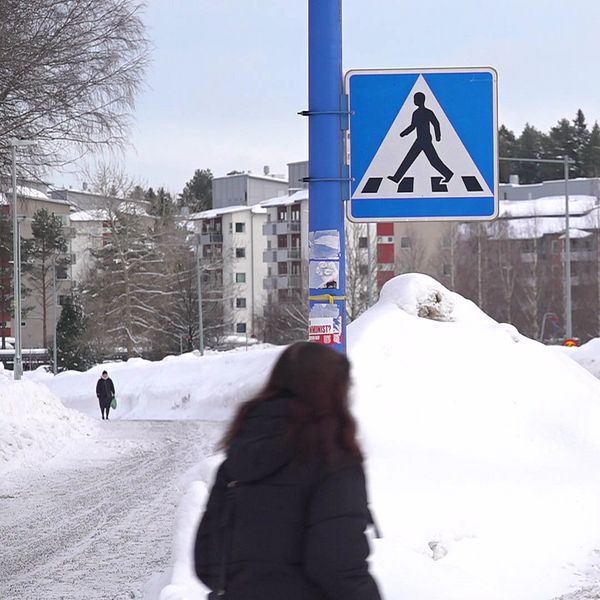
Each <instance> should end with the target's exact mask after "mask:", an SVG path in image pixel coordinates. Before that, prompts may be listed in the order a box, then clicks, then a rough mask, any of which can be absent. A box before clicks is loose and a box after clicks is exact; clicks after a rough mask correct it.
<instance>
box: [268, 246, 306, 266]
mask: <svg viewBox="0 0 600 600" xmlns="http://www.w3.org/2000/svg"><path fill="white" fill-rule="evenodd" d="M301 258H302V251H301V250H300V248H277V249H276V250H273V249H271V250H265V251H264V252H263V262H266V263H274V262H285V261H288V260H300V259H301Z"/></svg>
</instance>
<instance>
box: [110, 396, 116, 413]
mask: <svg viewBox="0 0 600 600" xmlns="http://www.w3.org/2000/svg"><path fill="white" fill-rule="evenodd" d="M110 407H111V408H112V409H113V410H114V409H115V408H117V397H116V396H113V397H112V400H111V401H110Z"/></svg>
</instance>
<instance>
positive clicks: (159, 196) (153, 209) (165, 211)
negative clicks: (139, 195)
mask: <svg viewBox="0 0 600 600" xmlns="http://www.w3.org/2000/svg"><path fill="white" fill-rule="evenodd" d="M150 192H152V194H150ZM146 198H147V199H148V200H149V202H150V208H149V209H148V213H149V214H151V215H153V216H155V217H160V218H161V219H166V218H170V217H172V216H173V214H174V213H175V203H174V202H173V198H172V197H171V194H170V193H169V192H167V191H166V190H165V188H163V187H159V188H158V189H157V190H156V193H155V192H154V190H153V189H152V188H150V189H149V190H148V193H147V194H146Z"/></svg>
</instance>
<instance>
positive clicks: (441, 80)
mask: <svg viewBox="0 0 600 600" xmlns="http://www.w3.org/2000/svg"><path fill="white" fill-rule="evenodd" d="M345 89H346V93H347V94H348V97H349V110H350V116H349V149H350V152H349V156H350V165H349V166H350V177H351V193H350V201H349V203H348V216H349V218H350V219H352V220H353V221H358V222H361V221H362V222H369V221H423V220H461V221H466V220H491V219H494V218H495V217H496V216H497V213H498V192H497V190H498V151H497V147H498V142H497V130H498V127H497V100H496V97H497V91H496V90H497V75H496V72H495V71H494V70H493V69H491V68H487V67H482V68H465V69H460V68H449V69H421V70H370V71H364V70H360V71H349V72H348V73H347V74H346V78H345Z"/></svg>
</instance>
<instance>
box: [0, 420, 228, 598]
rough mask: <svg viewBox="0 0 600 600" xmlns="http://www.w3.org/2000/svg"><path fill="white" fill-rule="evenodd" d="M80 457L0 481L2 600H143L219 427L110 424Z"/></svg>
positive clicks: (163, 563)
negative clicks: (191, 471)
mask: <svg viewBox="0 0 600 600" xmlns="http://www.w3.org/2000/svg"><path fill="white" fill-rule="evenodd" d="M101 426H102V427H101V429H102V430H101V431H100V432H99V434H98V435H97V436H94V437H93V438H88V439H87V442H86V443H80V444H78V445H77V447H76V452H74V451H73V447H71V451H70V452H68V453H66V454H65V453H61V454H59V455H57V456H56V457H55V458H54V459H52V460H50V461H49V462H48V463H46V464H45V465H44V466H42V467H37V468H35V469H20V470H18V471H13V472H12V474H9V475H6V476H5V477H3V478H2V479H1V480H0V540H2V543H0V573H1V576H0V598H2V600H24V599H25V598H27V599H29V600H59V599H64V598H68V599H69V600H71V599H75V598H82V599H83V598H85V600H107V599H111V600H121V599H125V598H128V599H130V598H142V597H143V596H146V597H148V596H147V594H144V588H145V587H146V586H147V585H148V582H149V580H150V579H151V577H152V575H153V574H154V573H156V572H163V571H168V569H169V566H170V564H171V562H172V558H171V538H172V533H173V527H174V522H175V518H176V514H177V506H178V503H179V501H180V499H181V495H182V493H183V491H184V490H185V489H186V487H187V485H188V484H189V481H188V476H187V475H186V473H187V472H188V470H189V469H191V468H193V467H195V466H196V465H197V464H198V463H199V462H201V461H202V460H203V459H205V458H206V457H207V456H208V455H210V454H212V453H213V452H214V447H215V443H216V440H217V437H218V435H219V434H220V427H219V425H218V424H215V423H200V422H195V421H188V422H186V421H108V422H104V423H101Z"/></svg>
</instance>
